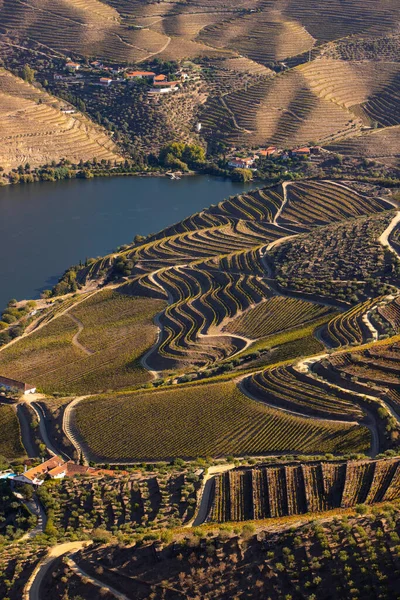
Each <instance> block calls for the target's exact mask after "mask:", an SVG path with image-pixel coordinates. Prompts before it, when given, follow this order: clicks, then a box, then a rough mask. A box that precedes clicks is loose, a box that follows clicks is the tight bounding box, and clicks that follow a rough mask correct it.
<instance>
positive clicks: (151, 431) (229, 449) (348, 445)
mask: <svg viewBox="0 0 400 600" xmlns="http://www.w3.org/2000/svg"><path fill="white" fill-rule="evenodd" d="M73 423H74V429H76V430H77V434H78V437H79V439H80V440H81V441H82V443H83V447H84V449H85V452H86V454H87V455H88V456H89V457H91V458H93V459H94V460H98V461H105V460H121V461H124V460H145V459H149V458H152V459H166V458H171V457H174V456H181V457H186V458H195V457H197V456H223V455H229V454H233V455H238V456H241V455H245V454H254V455H262V454H265V453H268V452H271V451H276V452H285V451H289V449H290V451H293V452H296V451H297V452H304V453H307V452H308V453H313V452H321V451H325V452H346V451H349V450H350V449H354V450H359V451H363V450H366V449H367V448H368V446H369V443H370V439H369V437H370V436H369V432H368V429H367V428H365V427H363V426H359V425H357V424H354V423H336V422H334V421H329V422H325V421H319V420H318V419H315V420H314V419H307V418H301V417H296V416H292V415H289V414H284V413H282V412H281V411H279V410H274V409H271V408H269V407H267V406H263V405H262V403H257V402H254V401H252V400H249V399H248V398H247V397H246V396H245V395H244V394H242V393H241V392H240V390H239V389H238V388H237V386H236V385H235V384H234V383H231V382H228V383H216V384H209V385H196V386H193V385H191V386H179V387H176V388H175V389H164V390H160V391H153V392H143V391H139V392H136V393H133V394H123V395H112V394H108V395H105V396H95V397H93V398H90V399H87V400H83V401H81V402H80V403H79V404H78V405H77V406H76V407H75V409H74V415H73Z"/></svg>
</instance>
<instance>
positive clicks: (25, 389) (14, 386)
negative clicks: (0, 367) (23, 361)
mask: <svg viewBox="0 0 400 600" xmlns="http://www.w3.org/2000/svg"><path fill="white" fill-rule="evenodd" d="M0 388H6V389H7V390H18V392H20V393H22V394H34V393H35V392H36V388H35V387H34V386H33V385H30V384H29V383H23V382H22V381H17V380H16V379H9V378H8V377H2V376H0Z"/></svg>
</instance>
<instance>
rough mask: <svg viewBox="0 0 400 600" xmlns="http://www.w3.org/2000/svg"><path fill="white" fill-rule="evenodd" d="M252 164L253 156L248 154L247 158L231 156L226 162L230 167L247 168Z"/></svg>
mask: <svg viewBox="0 0 400 600" xmlns="http://www.w3.org/2000/svg"><path fill="white" fill-rule="evenodd" d="M253 164H254V158H253V157H252V156H249V157H248V158H237V157H236V158H232V159H231V160H230V161H229V162H228V167H231V169H248V168H249V167H251V166H252V165H253Z"/></svg>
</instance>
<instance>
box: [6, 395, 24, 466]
mask: <svg viewBox="0 0 400 600" xmlns="http://www.w3.org/2000/svg"><path fill="white" fill-rule="evenodd" d="M24 454H25V450H24V447H23V446H22V441H21V431H20V428H19V422H18V418H17V413H16V411H15V409H14V408H13V407H12V406H9V405H7V404H0V456H5V457H6V458H19V457H20V456H24Z"/></svg>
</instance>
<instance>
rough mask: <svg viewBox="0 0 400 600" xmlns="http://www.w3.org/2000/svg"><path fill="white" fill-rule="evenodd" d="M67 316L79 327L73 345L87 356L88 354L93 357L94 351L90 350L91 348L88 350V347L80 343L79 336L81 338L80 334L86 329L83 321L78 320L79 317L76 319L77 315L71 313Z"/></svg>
mask: <svg viewBox="0 0 400 600" xmlns="http://www.w3.org/2000/svg"><path fill="white" fill-rule="evenodd" d="M66 316H67V317H69V318H70V319H71V321H73V322H74V323H76V325H78V331H77V333H76V334H75V335H74V337H73V338H72V343H73V345H74V346H76V348H79V350H82V352H84V353H85V354H88V355H89V356H91V355H92V354H94V351H93V350H89V348H87V347H86V346H84V345H83V344H81V342H80V341H79V336H80V334H81V332H82V331H83V328H84V325H83V323H82V321H80V320H79V319H78V317H76V316H75V315H73V314H72V313H70V312H67V313H66Z"/></svg>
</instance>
